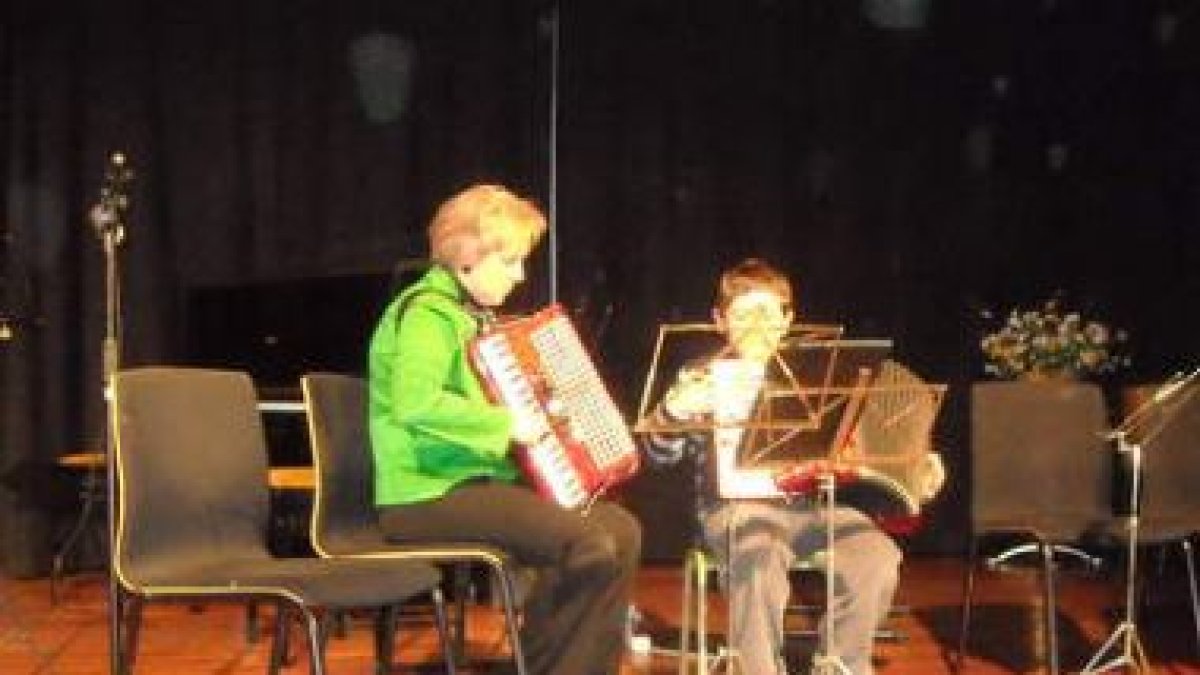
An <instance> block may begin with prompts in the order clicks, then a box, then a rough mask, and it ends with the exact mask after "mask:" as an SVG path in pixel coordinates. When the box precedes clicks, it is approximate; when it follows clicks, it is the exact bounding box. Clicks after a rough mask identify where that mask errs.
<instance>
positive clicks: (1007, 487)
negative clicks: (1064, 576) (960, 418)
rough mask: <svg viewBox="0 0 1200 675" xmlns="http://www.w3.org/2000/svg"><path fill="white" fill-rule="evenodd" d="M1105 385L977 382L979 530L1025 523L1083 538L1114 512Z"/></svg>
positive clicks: (1053, 535) (975, 512) (974, 452)
mask: <svg viewBox="0 0 1200 675" xmlns="http://www.w3.org/2000/svg"><path fill="white" fill-rule="evenodd" d="M1106 422H1107V417H1106V414H1105V407H1104V398H1103V396H1102V395H1101V391H1100V388H1099V386H1097V385H1095V384H1091V383H1081V382H984V383H977V384H975V385H974V386H973V387H972V389H971V462H972V469H971V477H972V486H971V487H972V499H971V520H972V524H973V526H974V530H975V532H976V534H978V533H981V532H983V531H988V530H995V529H1008V527H1007V526H1012V525H1017V526H1020V525H1024V526H1027V527H1028V528H1029V529H1031V530H1036V531H1038V532H1040V533H1041V534H1042V536H1044V537H1046V538H1047V539H1051V540H1060V541H1062V540H1070V539H1075V538H1078V537H1079V536H1080V535H1081V534H1083V533H1084V532H1086V531H1087V530H1088V529H1089V528H1091V527H1094V526H1098V525H1100V524H1101V523H1103V522H1104V521H1107V520H1108V519H1109V518H1110V517H1111V514H1112V501H1111V494H1112V450H1111V443H1110V442H1108V441H1106V440H1105V439H1104V437H1103V433H1104V431H1105V430H1106V429H1107V423H1106Z"/></svg>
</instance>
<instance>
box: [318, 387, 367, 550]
mask: <svg viewBox="0 0 1200 675" xmlns="http://www.w3.org/2000/svg"><path fill="white" fill-rule="evenodd" d="M300 384H301V389H302V390H303V392H304V403H305V407H306V408H307V409H308V433H309V442H310V443H311V444H312V455H313V465H314V468H315V471H316V496H315V498H314V502H313V516H312V530H311V535H312V544H313V547H314V548H315V549H316V550H317V552H318V553H320V554H321V555H333V554H336V553H338V552H341V551H342V550H343V549H345V548H347V547H348V546H349V545H350V544H351V542H352V541H353V540H356V539H357V540H361V538H363V537H375V536H377V533H378V519H377V514H376V512H375V507H374V502H373V500H372V498H371V495H373V494H374V492H375V487H374V465H373V463H372V462H373V459H372V457H371V446H370V435H369V432H368V430H367V429H368V427H367V385H366V382H365V381H363V379H362V378H359V377H353V376H350V375H342V374H338V373H309V374H307V375H305V376H304V377H303V378H301V381H300Z"/></svg>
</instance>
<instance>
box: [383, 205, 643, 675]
mask: <svg viewBox="0 0 1200 675" xmlns="http://www.w3.org/2000/svg"><path fill="white" fill-rule="evenodd" d="M545 229H546V219H545V217H544V216H543V215H542V213H541V211H540V210H539V209H538V208H537V207H536V206H534V205H533V204H532V203H531V202H530V201H528V200H525V199H522V198H520V197H518V196H516V195H514V194H513V193H512V192H510V191H508V190H507V189H505V188H503V187H500V186H496V185H476V186H473V187H470V188H468V189H466V190H464V191H462V192H460V193H459V194H457V195H455V196H453V197H451V198H450V199H449V200H447V201H446V202H445V203H444V204H442V205H441V207H440V208H439V209H438V211H437V213H436V214H435V215H434V218H433V221H432V222H431V223H430V225H429V245H430V257H431V259H432V261H433V263H434V264H433V267H432V268H431V269H430V270H429V271H428V272H427V273H425V275H424V276H423V277H422V278H421V279H419V280H418V281H416V282H415V283H414V284H412V285H411V286H409V287H408V288H406V289H404V290H403V291H401V292H400V294H399V295H398V296H397V297H396V298H395V299H394V300H393V301H392V302H391V303H390V304H389V305H388V307H387V308H386V309H385V310H384V312H383V315H382V317H381V318H380V320H379V323H378V325H377V326H376V329H375V332H374V335H373V336H372V338H371V344H370V350H369V356H368V358H369V363H368V367H369V377H368V379H369V386H370V429H371V450H372V453H373V456H374V463H375V504H376V506H377V508H378V509H379V514H380V520H381V523H382V525H383V527H384V530H385V531H386V533H387V535H388V537H389V539H391V540H393V541H396V542H401V543H419V542H421V541H430V540H435V541H442V542H444V541H447V540H459V541H470V542H482V543H487V544H491V545H495V546H498V547H500V548H502V549H504V550H506V551H507V552H509V553H510V554H511V555H512V556H513V557H514V558H515V560H516V561H517V562H518V563H519V564H522V565H528V566H532V567H535V568H538V569H539V574H538V575H537V579H538V582H537V584H536V585H535V587H534V588H533V590H532V592H531V594H530V596H529V600H528V601H527V603H526V607H525V610H524V620H523V622H522V627H521V642H522V647H523V649H524V651H525V655H526V662H527V665H528V667H529V670H530V671H531V672H533V673H538V674H546V675H551V674H553V675H574V674H577V673H578V674H580V675H593V674H594V675H601V674H615V673H617V672H619V668H620V657H621V653H622V648H623V628H624V620H625V617H626V614H627V609H628V606H629V602H630V593H631V587H632V581H633V574H634V571H635V570H636V568H637V565H638V561H639V558H640V555H641V528H640V526H639V525H638V522H637V521H636V519H635V518H634V517H633V516H632V515H630V514H629V513H628V512H627V511H626V510H624V509H623V508H621V507H620V506H618V505H616V504H613V503H610V502H603V501H601V502H598V503H596V504H595V505H594V506H593V507H592V508H591V509H590V510H589V511H588V513H587V515H582V514H580V513H577V512H574V511H569V510H566V509H563V508H561V507H559V506H558V505H556V504H554V503H552V502H550V501H547V500H546V499H544V498H542V497H540V496H538V495H537V494H536V493H535V492H534V491H533V490H532V489H531V488H530V487H528V486H527V485H525V484H523V483H522V482H521V481H520V479H519V477H518V472H517V465H516V463H515V460H514V458H513V456H512V453H511V448H512V445H513V443H521V442H530V441H534V440H536V438H535V437H534V436H535V434H536V431H534V430H535V429H537V428H539V425H538V423H537V422H536V421H535V420H532V419H529V418H528V415H527V414H526V413H521V412H519V411H510V410H509V409H506V408H504V407H501V406H498V405H496V404H493V403H491V402H490V401H489V400H488V397H487V396H486V394H485V393H484V390H483V387H482V384H481V383H480V381H479V378H478V377H477V376H476V374H475V372H474V371H473V370H472V366H471V364H470V359H469V356H468V353H467V348H468V345H469V343H470V341H471V340H472V338H473V337H474V336H475V335H476V334H477V333H478V332H479V330H480V327H481V324H482V323H484V322H486V321H487V320H489V317H490V313H491V311H492V310H493V309H494V308H495V307H497V306H498V305H500V304H501V303H503V301H504V300H505V298H506V297H507V296H508V295H509V293H510V292H511V291H512V290H513V288H514V287H515V286H516V285H517V284H518V283H520V282H521V281H523V280H524V278H525V272H524V265H525V259H526V257H527V256H528V255H529V252H530V250H531V249H532V248H533V246H534V245H535V244H536V243H537V241H538V240H539V239H540V238H541V236H542V234H543V233H544V231H545Z"/></svg>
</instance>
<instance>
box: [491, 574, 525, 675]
mask: <svg viewBox="0 0 1200 675" xmlns="http://www.w3.org/2000/svg"><path fill="white" fill-rule="evenodd" d="M492 582H493V583H494V584H495V585H496V587H497V588H499V589H500V601H501V604H503V605H504V625H505V627H506V628H507V630H508V644H509V647H510V648H511V649H512V659H513V664H514V666H515V667H516V669H517V673H518V675H525V673H526V671H525V650H524V648H523V647H522V646H521V628H520V624H519V623H518V621H517V593H516V589H515V588H514V586H513V578H512V575H511V574H509V572H508V569H507V568H505V567H504V566H503V565H493V566H492Z"/></svg>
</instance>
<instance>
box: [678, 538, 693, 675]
mask: <svg viewBox="0 0 1200 675" xmlns="http://www.w3.org/2000/svg"><path fill="white" fill-rule="evenodd" d="M696 553H697V552H696V551H689V552H687V553H686V554H685V556H684V559H683V607H682V608H681V611H680V621H679V675H687V672H688V659H689V658H690V657H691V651H690V650H689V648H690V647H691V639H692V616H693V615H694V614H695V611H694V605H693V603H694V599H693V598H694V594H695V585H696V584H695V574H696V560H695V556H696Z"/></svg>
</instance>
